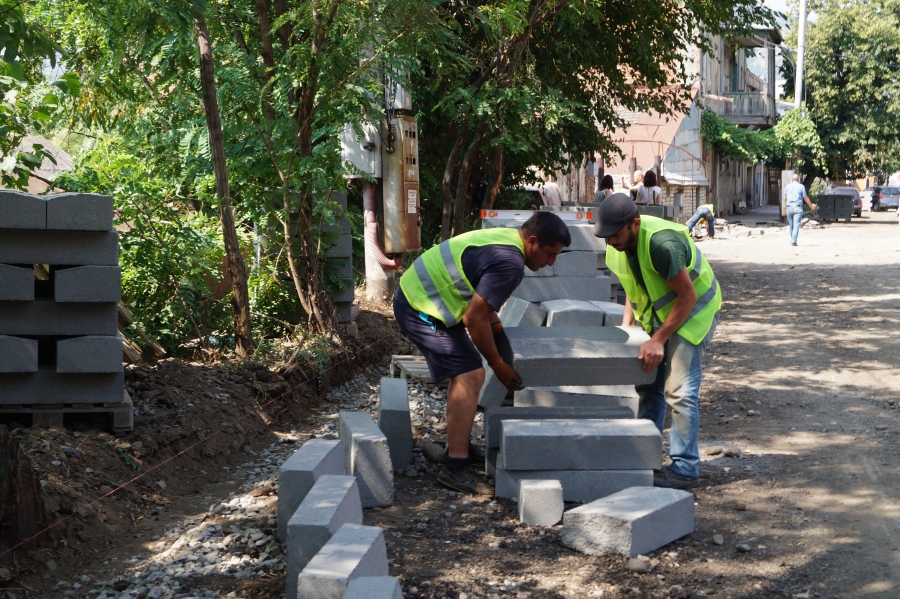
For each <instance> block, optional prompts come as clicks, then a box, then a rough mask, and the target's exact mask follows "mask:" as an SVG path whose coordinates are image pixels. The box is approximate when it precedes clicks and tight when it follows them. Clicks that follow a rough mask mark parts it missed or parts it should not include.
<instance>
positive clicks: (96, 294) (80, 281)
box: [51, 266, 122, 303]
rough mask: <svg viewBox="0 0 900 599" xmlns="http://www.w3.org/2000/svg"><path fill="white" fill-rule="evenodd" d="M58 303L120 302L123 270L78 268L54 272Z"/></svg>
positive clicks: (55, 295) (109, 267)
mask: <svg viewBox="0 0 900 599" xmlns="http://www.w3.org/2000/svg"><path fill="white" fill-rule="evenodd" d="M51 277H52V279H53V296H54V299H55V300H56V301H57V302H90V303H97V302H118V301H119V300H121V299H122V269H121V268H119V267H118V266H76V267H74V268H62V269H59V270H55V271H53V273H52V274H51Z"/></svg>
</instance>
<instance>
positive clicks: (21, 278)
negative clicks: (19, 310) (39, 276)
mask: <svg viewBox="0 0 900 599" xmlns="http://www.w3.org/2000/svg"><path fill="white" fill-rule="evenodd" d="M0 234H2V233H0ZM33 299H34V268H21V267H18V266H11V265H9V264H0V301H10V302H30V301H32V300H33Z"/></svg>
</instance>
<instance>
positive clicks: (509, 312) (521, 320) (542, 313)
mask: <svg viewBox="0 0 900 599" xmlns="http://www.w3.org/2000/svg"><path fill="white" fill-rule="evenodd" d="M497 315H498V316H499V317H500V322H502V323H503V326H504V327H542V326H544V322H545V321H546V320H547V311H546V310H544V309H543V308H542V307H541V306H540V304H535V303H532V302H527V301H525V300H523V299H521V298H518V297H515V296H513V297H510V298H509V299H508V300H506V303H505V304H503V306H501V307H500V312H499V313H498V314H497Z"/></svg>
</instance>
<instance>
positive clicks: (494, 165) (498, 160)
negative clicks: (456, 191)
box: [481, 133, 503, 210]
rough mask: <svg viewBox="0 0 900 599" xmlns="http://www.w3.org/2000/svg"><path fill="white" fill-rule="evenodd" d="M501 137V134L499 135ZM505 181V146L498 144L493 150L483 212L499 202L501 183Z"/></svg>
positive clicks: (482, 204)
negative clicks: (498, 194) (498, 195)
mask: <svg viewBox="0 0 900 599" xmlns="http://www.w3.org/2000/svg"><path fill="white" fill-rule="evenodd" d="M498 137H499V133H498ZM502 181H503V144H497V145H496V146H494V147H493V148H491V157H490V162H489V164H488V179H487V184H488V186H487V191H486V192H485V194H484V199H483V200H482V201H481V209H482V210H490V209H491V208H493V207H494V202H495V201H496V200H497V193H499V191H500V183H501V182H502Z"/></svg>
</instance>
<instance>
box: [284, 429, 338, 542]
mask: <svg viewBox="0 0 900 599" xmlns="http://www.w3.org/2000/svg"><path fill="white" fill-rule="evenodd" d="M326 474H334V475H343V474H347V468H346V466H345V464H344V449H343V447H342V446H341V442H340V441H337V440H328V439H310V440H309V441H307V442H306V443H304V444H303V445H301V446H300V448H299V449H298V450H297V451H295V452H294V453H293V454H292V455H291V457H289V458H288V459H287V460H285V462H284V463H283V464H282V465H281V468H280V470H279V476H278V538H279V540H281V541H284V540H285V538H286V532H287V523H288V520H290V518H291V516H292V515H293V514H294V512H295V511H296V510H297V507H299V505H300V504H301V503H302V502H303V499H304V498H305V497H306V495H307V493H309V490H310V489H312V488H313V485H315V484H316V481H317V480H319V478H320V477H322V476H324V475H326Z"/></svg>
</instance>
